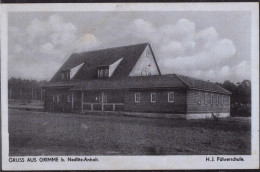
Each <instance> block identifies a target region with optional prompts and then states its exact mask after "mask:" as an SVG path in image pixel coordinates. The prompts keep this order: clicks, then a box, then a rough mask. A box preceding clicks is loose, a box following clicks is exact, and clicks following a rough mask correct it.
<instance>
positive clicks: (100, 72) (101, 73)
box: [99, 69, 104, 78]
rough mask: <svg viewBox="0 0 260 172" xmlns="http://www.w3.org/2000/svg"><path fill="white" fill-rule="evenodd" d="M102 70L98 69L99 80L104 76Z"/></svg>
mask: <svg viewBox="0 0 260 172" xmlns="http://www.w3.org/2000/svg"><path fill="white" fill-rule="evenodd" d="M103 73H104V70H103V69H99V77H100V78H103V76H104V74H103Z"/></svg>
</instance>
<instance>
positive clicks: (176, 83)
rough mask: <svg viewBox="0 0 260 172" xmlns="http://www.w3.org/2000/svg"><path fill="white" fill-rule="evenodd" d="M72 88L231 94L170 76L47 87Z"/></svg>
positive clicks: (90, 81) (99, 80)
mask: <svg viewBox="0 0 260 172" xmlns="http://www.w3.org/2000/svg"><path fill="white" fill-rule="evenodd" d="M66 86H67V87H71V89H72V90H99V89H149V88H152V89H154V88H160V89H163V88H189V89H198V90H204V91H209V92H218V93H223V94H231V93H230V92H229V91H227V90H225V89H224V88H222V87H220V86H218V85H216V84H214V83H211V82H207V81H202V80H199V79H194V78H191V77H187V76H183V75H178V74H168V75H156V76H134V77H126V78H125V79H119V80H118V79H112V78H107V79H94V80H89V81H67V82H65V81H64V82H52V83H51V82H50V83H48V84H47V85H45V87H66Z"/></svg>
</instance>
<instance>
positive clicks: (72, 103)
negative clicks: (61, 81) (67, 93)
mask: <svg viewBox="0 0 260 172" xmlns="http://www.w3.org/2000/svg"><path fill="white" fill-rule="evenodd" d="M73 106H74V94H73V92H72V93H71V111H73Z"/></svg>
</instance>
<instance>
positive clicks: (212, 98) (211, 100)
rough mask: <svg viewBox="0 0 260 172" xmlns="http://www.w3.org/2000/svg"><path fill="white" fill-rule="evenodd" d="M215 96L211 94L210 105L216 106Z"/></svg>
mask: <svg viewBox="0 0 260 172" xmlns="http://www.w3.org/2000/svg"><path fill="white" fill-rule="evenodd" d="M213 101H214V94H210V104H211V105H213V104H214V102H213Z"/></svg>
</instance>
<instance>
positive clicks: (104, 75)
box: [98, 68, 109, 78]
mask: <svg viewBox="0 0 260 172" xmlns="http://www.w3.org/2000/svg"><path fill="white" fill-rule="evenodd" d="M108 76H109V70H108V68H106V69H104V68H101V69H98V78H107V77H108Z"/></svg>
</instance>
